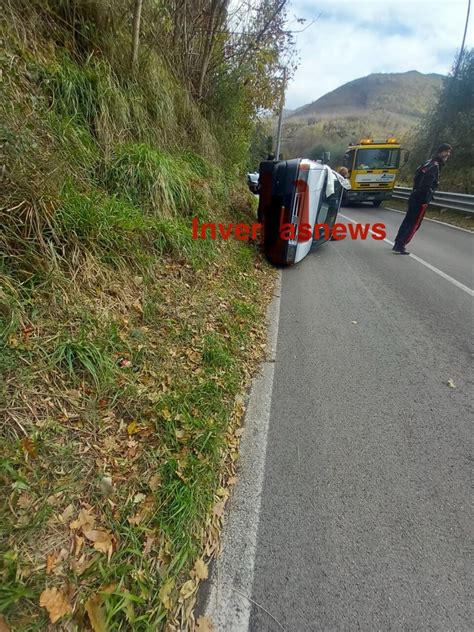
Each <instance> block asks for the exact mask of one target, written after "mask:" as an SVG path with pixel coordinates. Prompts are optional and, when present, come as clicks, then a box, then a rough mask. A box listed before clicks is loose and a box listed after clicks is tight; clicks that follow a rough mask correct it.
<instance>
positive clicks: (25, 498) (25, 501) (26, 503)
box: [16, 492, 34, 509]
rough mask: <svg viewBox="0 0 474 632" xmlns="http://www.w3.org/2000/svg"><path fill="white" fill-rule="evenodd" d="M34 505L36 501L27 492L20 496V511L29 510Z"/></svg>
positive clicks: (18, 503) (18, 504) (18, 502)
mask: <svg viewBox="0 0 474 632" xmlns="http://www.w3.org/2000/svg"><path fill="white" fill-rule="evenodd" d="M33 503H34V499H33V498H32V497H31V496H30V495H29V494H27V493H26V492H23V494H20V496H18V500H17V501H16V504H17V506H18V507H20V509H29V508H30V507H31V506H32V505H33Z"/></svg>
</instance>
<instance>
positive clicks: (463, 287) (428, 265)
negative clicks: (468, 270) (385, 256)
mask: <svg viewBox="0 0 474 632" xmlns="http://www.w3.org/2000/svg"><path fill="white" fill-rule="evenodd" d="M338 217H343V218H344V219H347V221H349V222H352V223H353V224H360V222H356V221H355V220H353V219H351V218H350V217H347V215H343V214H342V213H339V214H338ZM369 233H372V234H373V235H377V233H374V231H373V230H370V228H369ZM377 237H378V235H377ZM380 241H382V240H380ZM383 241H386V242H387V244H390V245H391V246H393V241H390V239H384V240H383ZM397 256H398V257H403V255H397ZM409 256H410V257H412V259H415V261H418V263H421V264H422V265H424V266H425V267H426V268H428V269H429V270H431V271H432V272H435V273H436V274H438V275H439V276H440V277H442V278H443V279H446V280H447V281H449V282H450V283H452V284H453V285H455V286H456V287H458V288H459V289H460V290H463V291H464V292H466V294H469V296H474V290H472V289H471V288H470V287H467V285H464V283H461V282H460V281H457V280H456V279H453V277H452V276H449V274H446V272H443V271H442V270H440V269H439V268H436V267H435V266H432V265H431V263H428V262H427V261H425V260H424V259H422V258H421V257H417V256H416V255H414V254H412V253H410V254H409Z"/></svg>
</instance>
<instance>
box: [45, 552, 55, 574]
mask: <svg viewBox="0 0 474 632" xmlns="http://www.w3.org/2000/svg"><path fill="white" fill-rule="evenodd" d="M57 563H58V554H57V553H55V552H53V553H49V555H48V556H47V557H46V575H50V574H51V573H52V572H53V571H54V569H55V567H56V564H57Z"/></svg>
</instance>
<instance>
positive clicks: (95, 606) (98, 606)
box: [84, 595, 107, 632]
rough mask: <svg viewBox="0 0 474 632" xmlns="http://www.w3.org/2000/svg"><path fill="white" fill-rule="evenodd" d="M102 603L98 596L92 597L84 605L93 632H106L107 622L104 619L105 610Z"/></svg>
mask: <svg viewBox="0 0 474 632" xmlns="http://www.w3.org/2000/svg"><path fill="white" fill-rule="evenodd" d="M102 601H103V600H102V597H101V596H100V595H93V596H92V597H90V598H89V599H88V600H87V601H86V603H85V605H84V607H85V609H86V612H87V614H88V615H89V621H90V624H91V626H92V629H93V630H94V632H107V620H106V618H105V608H104V605H103V602H102Z"/></svg>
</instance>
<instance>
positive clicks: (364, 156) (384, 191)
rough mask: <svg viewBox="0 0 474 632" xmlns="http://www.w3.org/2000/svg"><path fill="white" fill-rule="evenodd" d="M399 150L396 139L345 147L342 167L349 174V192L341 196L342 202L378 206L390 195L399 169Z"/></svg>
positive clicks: (369, 139)
mask: <svg viewBox="0 0 474 632" xmlns="http://www.w3.org/2000/svg"><path fill="white" fill-rule="evenodd" d="M400 153H401V148H400V144H399V143H398V141H397V139H396V138H393V137H389V138H386V139H385V140H373V139H372V138H363V139H361V140H360V141H359V143H357V144H351V145H349V147H348V149H347V151H346V153H345V155H344V163H343V164H344V166H345V167H346V168H347V169H348V170H349V179H350V183H351V189H350V190H348V191H345V192H344V200H345V201H346V202H372V204H373V205H374V206H376V207H377V206H380V205H381V204H382V202H383V200H389V199H390V198H391V197H392V195H393V187H394V186H395V180H396V177H397V174H398V171H399V169H400Z"/></svg>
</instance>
